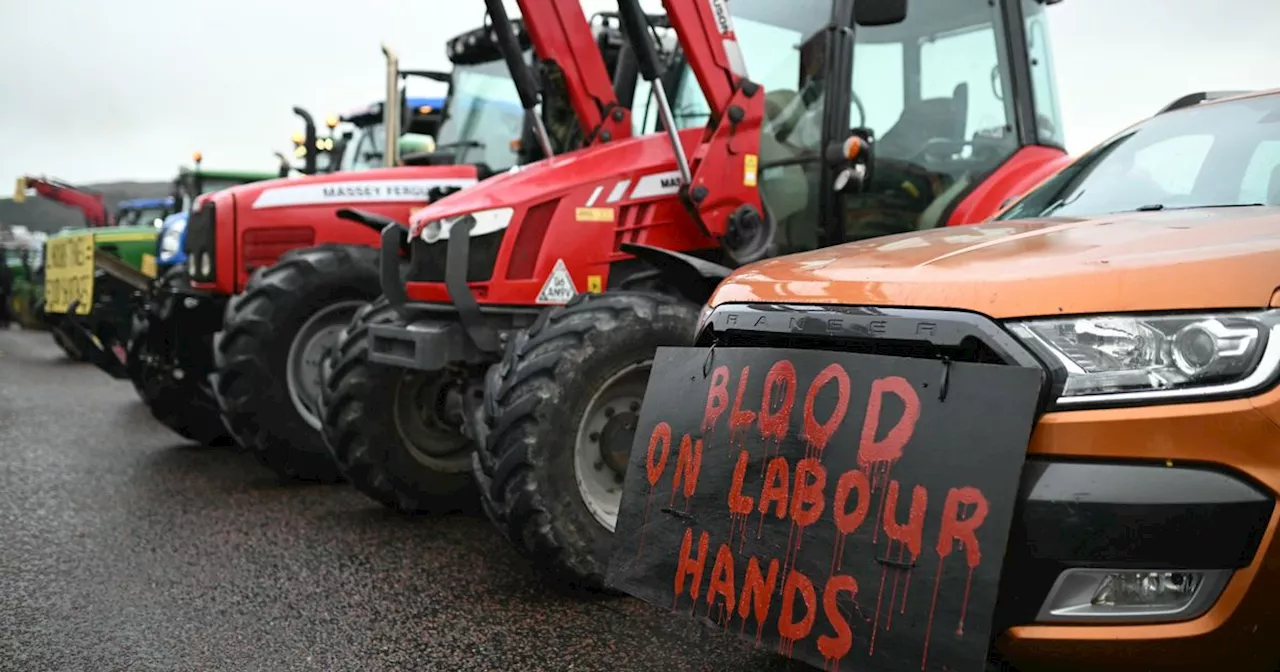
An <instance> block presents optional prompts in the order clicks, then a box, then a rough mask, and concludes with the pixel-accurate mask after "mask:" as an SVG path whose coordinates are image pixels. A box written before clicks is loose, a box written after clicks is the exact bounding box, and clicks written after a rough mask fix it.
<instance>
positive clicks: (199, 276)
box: [183, 203, 218, 282]
mask: <svg viewBox="0 0 1280 672" xmlns="http://www.w3.org/2000/svg"><path fill="white" fill-rule="evenodd" d="M216 221H217V212H216V210H215V208H214V205H213V203H205V204H204V205H203V206H201V207H200V208H199V209H198V210H196V211H195V212H192V213H191V215H190V216H189V217H188V219H187V230H186V234H185V236H184V240H183V249H184V250H185V251H186V253H187V272H189V273H190V274H191V279H192V280H195V281H197V282H213V281H214V280H215V279H216V277H217V274H218V259H217V248H218V239H217V231H216V230H215V227H214V223H215V222H216ZM206 256H207V258H208V262H205V261H204V260H205V258H206ZM206 269H207V270H208V273H205V272H204V271H205V270H206Z"/></svg>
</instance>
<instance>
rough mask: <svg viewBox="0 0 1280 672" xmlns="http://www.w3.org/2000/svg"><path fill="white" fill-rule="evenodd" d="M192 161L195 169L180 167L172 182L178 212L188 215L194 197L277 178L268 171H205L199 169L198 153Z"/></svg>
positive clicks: (200, 159) (200, 157) (199, 159)
mask: <svg viewBox="0 0 1280 672" xmlns="http://www.w3.org/2000/svg"><path fill="white" fill-rule="evenodd" d="M193 159H194V160H195V164H196V165H195V168H188V167H186V166H182V167H181V168H179V169H178V176H177V177H176V178H174V180H173V199H174V202H175V204H177V206H178V211H179V212H186V213H189V212H190V211H191V206H192V205H193V204H194V203H195V200H196V197H198V196H200V195H201V194H208V193H212V192H215V191H222V190H223V189H226V188H228V187H234V186H236V185H240V184H249V183H250V182H259V181H261V180H270V179H273V178H275V177H277V175H276V174H275V173H273V172H270V171H254V170H207V169H204V168H201V167H200V162H201V161H202V160H203V156H202V155H201V154H200V153H199V152H196V153H195V154H194V155H193Z"/></svg>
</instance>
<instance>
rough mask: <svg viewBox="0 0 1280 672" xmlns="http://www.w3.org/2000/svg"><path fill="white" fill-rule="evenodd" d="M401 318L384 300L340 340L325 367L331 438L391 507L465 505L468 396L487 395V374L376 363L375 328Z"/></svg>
mask: <svg viewBox="0 0 1280 672" xmlns="http://www.w3.org/2000/svg"><path fill="white" fill-rule="evenodd" d="M401 321H402V320H401V318H400V316H399V315H397V314H396V312H395V310H393V309H392V307H391V305H390V304H389V303H388V302H387V300H386V299H385V298H382V299H378V301H376V302H374V303H372V304H370V305H368V306H366V307H365V308H363V309H361V311H360V312H359V313H357V314H356V317H355V319H354V320H352V322H351V324H350V326H348V327H347V328H346V329H345V330H343V332H342V334H341V335H340V336H339V337H338V345H337V349H336V350H335V351H334V354H333V355H332V356H331V357H330V358H329V359H328V361H327V362H326V364H325V374H324V388H323V389H324V394H323V397H322V403H323V406H324V418H323V419H324V436H325V443H326V444H327V445H328V446H329V448H330V449H331V450H332V454H333V458H334V460H335V461H336V462H337V464H338V466H339V468H340V469H341V470H342V474H343V476H345V477H346V478H347V480H348V481H350V482H351V484H352V485H353V486H355V488H356V489H357V490H359V491H361V492H363V493H364V494H366V495H368V496H369V497H371V498H372V499H374V500H375V501H378V502H380V503H382V504H383V505H384V506H387V507H390V508H392V509H396V510H399V511H404V512H412V513H420V512H435V513H439V512H444V511H449V510H454V509H458V508H462V506H463V505H464V504H465V500H466V499H467V496H468V495H470V494H472V492H473V489H472V488H473V483H474V482H473V480H472V477H471V454H472V452H473V444H472V442H471V440H470V439H468V438H467V437H466V436H464V435H463V434H462V429H461V428H462V422H463V413H464V410H463V409H464V406H465V404H464V398H463V395H466V394H471V395H474V397H475V398H476V399H477V400H478V399H479V397H480V395H481V389H480V382H479V378H480V376H479V374H478V372H468V371H466V370H465V369H446V370H441V371H433V372H426V371H414V370H409V369H401V368H397V367H391V366H384V365H381V364H375V363H373V362H371V361H369V326H370V325H373V324H394V323H397V322H401Z"/></svg>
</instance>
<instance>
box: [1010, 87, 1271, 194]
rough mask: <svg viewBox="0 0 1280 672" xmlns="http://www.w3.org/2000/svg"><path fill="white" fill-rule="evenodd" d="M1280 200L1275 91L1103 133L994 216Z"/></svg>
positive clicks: (1164, 116) (1189, 110)
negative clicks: (1099, 141) (1098, 142)
mask: <svg viewBox="0 0 1280 672" xmlns="http://www.w3.org/2000/svg"><path fill="white" fill-rule="evenodd" d="M1247 205H1280V95H1270V96H1262V97H1256V98H1245V99H1242V100H1237V101H1232V102H1227V103H1219V104H1211V105H1204V106H1199V107H1191V108H1187V109H1183V110H1178V111H1176V112H1169V113H1167V114H1162V115H1159V116H1156V117H1154V118H1152V119H1149V120H1147V121H1145V122H1143V123H1141V124H1139V125H1138V126H1137V127H1135V128H1132V129H1129V130H1126V131H1124V132H1123V133H1121V134H1119V135H1117V136H1116V137H1113V138H1111V139H1110V140H1107V141H1106V142H1104V143H1102V144H1101V145H1099V146H1098V147H1096V148H1094V149H1092V150H1090V151H1089V152H1088V153H1087V154H1085V155H1084V156H1082V157H1080V158H1079V159H1077V160H1076V161H1075V162H1074V163H1072V164H1071V165H1070V166H1068V167H1066V168H1064V169H1063V170H1062V171H1061V172H1059V173H1058V174H1057V175H1055V176H1053V177H1052V178H1050V179H1049V180H1047V181H1045V182H1044V183H1043V184H1041V185H1040V186H1039V187H1037V188H1036V189H1034V190H1032V191H1031V192H1030V193H1028V194H1027V195H1026V196H1025V197H1023V198H1022V199H1021V200H1020V201H1018V202H1017V203H1015V204H1014V205H1013V206H1011V207H1010V208H1009V209H1007V210H1005V211H1004V212H1003V213H1001V214H1000V216H999V217H998V218H997V219H1017V218H1025V217H1049V216H1054V217H1088V216H1093V215H1103V214H1108V213H1116V212H1132V211H1136V210H1163V209H1169V208H1204V207H1227V206H1247Z"/></svg>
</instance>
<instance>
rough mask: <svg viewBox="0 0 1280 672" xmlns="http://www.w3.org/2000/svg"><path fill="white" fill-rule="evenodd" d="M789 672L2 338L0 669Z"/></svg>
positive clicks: (480, 525)
mask: <svg viewBox="0 0 1280 672" xmlns="http://www.w3.org/2000/svg"><path fill="white" fill-rule="evenodd" d="M786 667H787V666H786V664H785V663H784V662H783V661H782V660H781V659H778V658H776V657H773V656H769V655H767V654H763V653H758V652H753V651H751V650H750V649H748V648H746V647H745V645H742V644H740V643H739V642H738V641H737V640H735V639H732V638H726V637H724V636H722V635H720V634H718V633H713V632H711V631H708V630H704V629H703V628H701V627H700V626H697V625H696V624H693V623H691V622H687V621H684V620H679V619H673V618H669V617H668V614H667V613H664V612H663V610H661V609H658V608H655V607H651V606H649V605H646V604H644V603H641V602H639V601H636V600H632V599H621V598H615V599H600V598H595V599H587V598H583V597H575V596H569V595H564V594H562V593H558V592H557V591H554V590H552V589H551V588H550V587H548V586H547V585H546V584H545V583H544V582H542V581H541V580H540V579H539V578H538V576H536V575H535V574H534V573H533V572H532V571H531V570H530V569H528V568H527V567H526V565H525V564H524V563H523V562H522V561H521V559H520V557H519V556H518V555H516V553H515V551H514V550H512V549H510V548H509V547H508V546H507V545H506V544H505V542H503V541H502V540H501V539H500V538H499V537H498V536H497V535H496V533H495V532H493V531H492V530H491V529H490V527H489V523H488V522H487V521H486V520H483V518H482V517H481V516H479V515H456V516H451V517H443V518H441V517H437V518H425V517H409V516H403V515H397V514H394V513H392V512H389V511H387V510H384V509H383V508H382V507H381V506H380V505H378V504H376V503H374V502H372V501H370V500H367V499H366V498H364V497H363V496H362V495H360V494H358V493H356V492H355V491H353V490H352V489H350V488H349V487H346V486H299V485H289V484H285V483H281V482H280V481H278V480H277V479H275V478H274V477H273V476H272V475H271V473H270V472H268V471H267V470H266V469H264V468H262V467H260V466H258V465H257V464H256V463H255V462H254V461H253V459H252V458H251V457H250V456H248V455H246V454H243V453H239V452H235V451H232V450H226V449H213V448H203V447H199V446H193V445H184V444H183V443H182V441H181V440H180V439H178V438H177V437H176V436H175V435H173V434H171V433H170V432H169V431H168V430H166V429H164V428H163V427H161V426H160V425H158V424H156V423H155V422H153V421H152V420H151V417H150V415H149V414H148V413H147V411H146V409H145V408H144V407H143V406H142V404H141V402H140V401H139V400H138V398H137V396H136V394H135V393H134V391H133V388H132V386H131V385H130V384H129V383H128V382H122V381H113V380H111V379H110V378H108V377H107V376H106V375H105V374H102V373H100V372H98V370H97V369H94V368H93V367H92V366H90V365H87V364H72V363H70V362H68V361H66V360H65V359H64V358H63V356H62V353H61V351H60V350H58V348H57V347H56V346H55V345H54V344H53V342H52V340H51V339H50V337H49V336H48V335H47V334H43V333H35V332H19V331H0V670H22V671H24V672H26V671H41V670H93V671H94V672H107V671H110V670H237V671H241V670H418V669H421V670H521V671H525V670H556V671H559V670H637V671H639V670H671V671H674V670H766V669H786ZM792 667H793V668H794V669H800V668H801V666H800V665H793V666H792Z"/></svg>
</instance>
